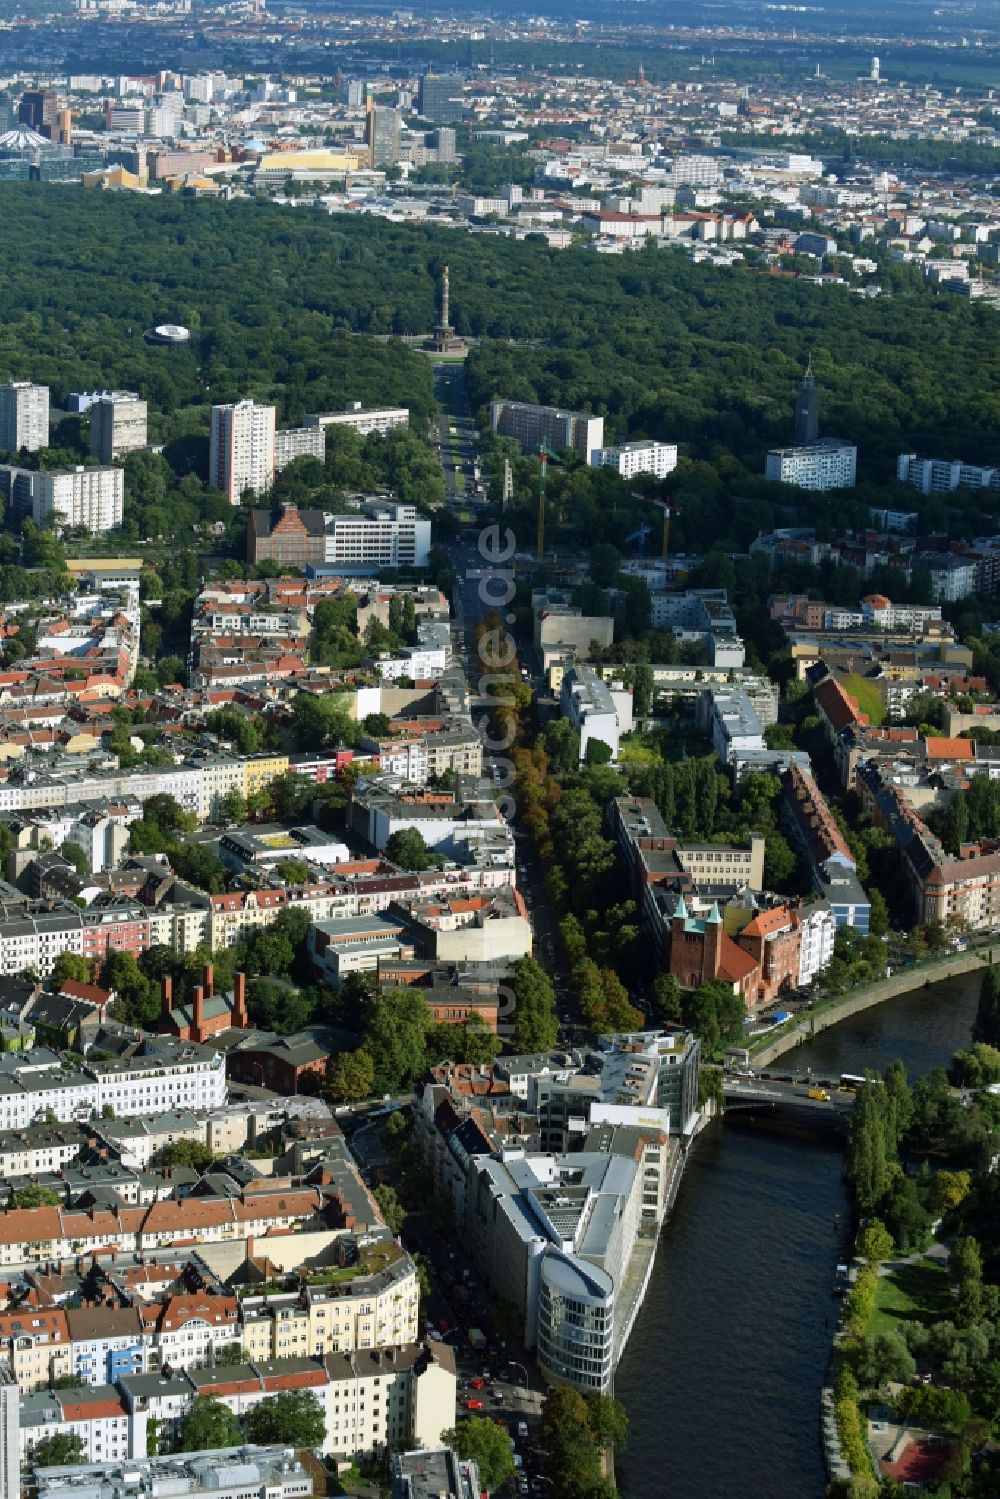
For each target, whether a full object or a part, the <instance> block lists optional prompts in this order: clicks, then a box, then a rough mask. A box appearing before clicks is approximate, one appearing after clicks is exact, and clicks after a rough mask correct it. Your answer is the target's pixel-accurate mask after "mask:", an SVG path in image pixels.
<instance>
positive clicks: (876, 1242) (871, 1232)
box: [860, 1218, 892, 1264]
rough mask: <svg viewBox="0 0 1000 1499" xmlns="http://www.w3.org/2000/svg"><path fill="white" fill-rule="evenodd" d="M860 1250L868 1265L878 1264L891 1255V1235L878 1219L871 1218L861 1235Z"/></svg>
mask: <svg viewBox="0 0 1000 1499" xmlns="http://www.w3.org/2000/svg"><path fill="white" fill-rule="evenodd" d="M860 1249H861V1256H862V1258H863V1259H865V1260H867V1261H868V1263H869V1264H878V1263H879V1261H880V1260H887V1259H888V1258H889V1256H890V1254H892V1234H891V1233H890V1232H889V1230H888V1229H887V1228H886V1226H885V1224H884V1223H882V1222H881V1221H880V1220H879V1219H878V1218H873V1219H872V1221H871V1223H869V1224H868V1227H867V1228H866V1229H865V1231H864V1233H863V1234H862V1235H861V1245H860Z"/></svg>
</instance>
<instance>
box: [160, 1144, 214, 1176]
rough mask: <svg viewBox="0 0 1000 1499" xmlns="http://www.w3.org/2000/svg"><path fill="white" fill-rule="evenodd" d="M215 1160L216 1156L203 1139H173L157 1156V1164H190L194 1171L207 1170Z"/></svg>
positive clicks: (167, 1165)
mask: <svg viewBox="0 0 1000 1499" xmlns="http://www.w3.org/2000/svg"><path fill="white" fill-rule="evenodd" d="M214 1160H215V1156H214V1155H213V1154H212V1152H211V1151H210V1150H209V1148H208V1146H207V1145H205V1144H203V1143H202V1141H201V1140H171V1142H170V1144H169V1145H164V1146H162V1147H161V1148H160V1149H159V1150H158V1151H157V1152H156V1156H155V1164H156V1165H157V1166H162V1167H170V1166H190V1167H191V1169H192V1170H193V1171H207V1170H208V1168H209V1166H211V1164H212V1162H213V1161H214Z"/></svg>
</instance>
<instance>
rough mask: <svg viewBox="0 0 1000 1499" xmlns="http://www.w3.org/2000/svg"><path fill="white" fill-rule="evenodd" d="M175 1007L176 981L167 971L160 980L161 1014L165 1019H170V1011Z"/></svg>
mask: <svg viewBox="0 0 1000 1499" xmlns="http://www.w3.org/2000/svg"><path fill="white" fill-rule="evenodd" d="M173 1007H174V981H173V979H172V978H171V977H170V974H169V973H165V974H164V975H163V978H162V980H161V981H160V1014H161V1016H162V1017H163V1019H164V1020H169V1019H170V1012H171V1010H172V1009H173Z"/></svg>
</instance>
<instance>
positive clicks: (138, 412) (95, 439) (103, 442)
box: [90, 391, 147, 463]
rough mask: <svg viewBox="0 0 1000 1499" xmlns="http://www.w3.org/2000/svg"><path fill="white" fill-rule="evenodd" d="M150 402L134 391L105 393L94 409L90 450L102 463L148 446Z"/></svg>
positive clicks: (93, 406)
mask: <svg viewBox="0 0 1000 1499" xmlns="http://www.w3.org/2000/svg"><path fill="white" fill-rule="evenodd" d="M146 415H147V408H146V402H145V401H143V400H140V398H139V397H138V396H137V395H133V394H131V393H130V392H125V391H117V392H115V394H114V395H112V396H102V397H101V399H100V400H98V401H95V402H94V404H93V405H92V406H91V408H90V451H91V453H93V455H94V457H95V458H96V459H97V460H98V461H99V462H100V463H113V462H114V460H115V459H116V458H120V457H121V456H122V454H123V453H134V452H137V451H138V450H139V449H140V448H144V447H145V446H146Z"/></svg>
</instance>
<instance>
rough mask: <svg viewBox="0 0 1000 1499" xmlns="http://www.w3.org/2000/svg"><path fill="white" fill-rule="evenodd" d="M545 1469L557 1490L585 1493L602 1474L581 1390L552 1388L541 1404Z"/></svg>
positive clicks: (572, 1494) (574, 1493)
mask: <svg viewBox="0 0 1000 1499" xmlns="http://www.w3.org/2000/svg"><path fill="white" fill-rule="evenodd" d="M541 1439H542V1449H543V1451H544V1453H545V1472H546V1475H547V1476H548V1478H549V1479H550V1481H551V1482H552V1485H553V1488H554V1490H555V1492H556V1493H561V1494H566V1495H568V1496H574V1499H575V1496H584V1495H586V1494H588V1493H589V1492H590V1491H591V1489H592V1488H594V1487H595V1485H596V1484H597V1483H598V1482H599V1480H600V1477H601V1464H600V1453H599V1450H598V1446H597V1443H596V1442H595V1440H594V1438H593V1435H592V1433H591V1429H590V1411H589V1408H588V1405H587V1401H586V1399H585V1397H584V1396H583V1395H581V1394H580V1392H579V1390H574V1389H570V1388H569V1387H568V1386H563V1387H556V1388H555V1389H552V1390H550V1391H549V1393H548V1394H547V1395H546V1397H545V1404H544V1405H543V1407H542V1421H541Z"/></svg>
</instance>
